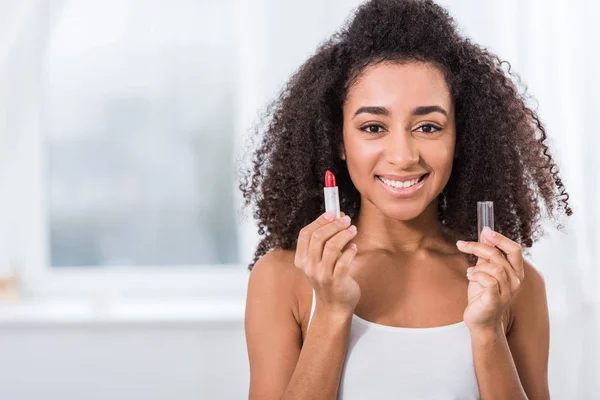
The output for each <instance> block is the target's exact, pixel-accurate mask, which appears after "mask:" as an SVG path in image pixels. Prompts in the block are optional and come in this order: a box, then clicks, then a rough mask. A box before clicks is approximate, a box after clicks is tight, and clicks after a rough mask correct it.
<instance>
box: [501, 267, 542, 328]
mask: <svg viewBox="0 0 600 400" xmlns="http://www.w3.org/2000/svg"><path fill="white" fill-rule="evenodd" d="M523 274H524V278H523V280H522V282H521V286H520V288H519V291H518V292H517V293H516V294H515V296H514V298H513V300H512V303H511V307H510V314H511V315H510V324H509V331H511V330H513V328H514V326H515V324H518V323H519V322H520V321H521V320H523V319H527V318H535V316H536V315H547V313H548V304H547V298H546V282H545V280H544V276H543V275H542V273H541V272H540V270H539V268H538V267H537V266H536V265H535V264H534V263H533V261H532V260H530V259H528V258H527V257H523Z"/></svg>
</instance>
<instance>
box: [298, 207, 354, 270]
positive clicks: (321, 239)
mask: <svg viewBox="0 0 600 400" xmlns="http://www.w3.org/2000/svg"><path fill="white" fill-rule="evenodd" d="M349 226H350V217H348V216H345V217H343V218H340V219H337V220H335V221H333V222H331V223H329V224H326V225H323V226H321V227H320V228H318V229H316V230H315V231H314V232H313V233H312V235H311V236H310V242H309V244H308V254H307V260H308V262H309V263H311V264H312V265H317V264H318V263H320V262H321V259H322V258H323V251H324V248H325V243H326V242H327V241H328V240H329V239H330V238H331V237H333V235H335V234H336V233H338V232H340V231H342V230H344V229H346V228H348V227H349Z"/></svg>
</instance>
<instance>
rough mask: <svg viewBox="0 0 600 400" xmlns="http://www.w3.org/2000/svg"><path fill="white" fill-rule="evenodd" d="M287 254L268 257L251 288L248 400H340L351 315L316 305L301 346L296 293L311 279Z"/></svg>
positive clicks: (258, 267)
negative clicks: (303, 280) (307, 279)
mask: <svg viewBox="0 0 600 400" xmlns="http://www.w3.org/2000/svg"><path fill="white" fill-rule="evenodd" d="M282 253H283V252H281V251H274V252H271V253H269V254H266V255H265V256H263V257H262V258H261V259H260V260H259V261H258V262H257V263H256V265H255V266H254V268H253V269H252V273H251V274H250V279H249V282H248V294H247V301H246V316H245V329H246V343H247V348H248V356H249V361H250V391H249V399H257V400H258V399H260V400H263V399H265V400H269V399H282V398H283V399H335V397H336V396H337V390H338V386H339V379H340V375H341V369H342V365H343V361H344V357H345V352H346V346H347V341H348V334H349V330H350V321H351V315H349V316H344V315H341V314H335V313H333V312H327V311H325V310H321V307H319V305H318V304H317V307H316V309H315V313H314V316H313V319H312V321H311V324H310V330H309V331H308V334H307V337H306V339H305V341H304V344H302V331H301V328H300V325H301V322H300V318H299V316H298V314H299V313H298V312H297V306H296V304H297V301H296V297H295V295H294V293H295V290H296V289H295V288H296V287H297V286H298V282H301V281H300V279H306V278H305V276H304V274H303V273H302V271H300V270H298V269H297V268H295V267H294V265H293V261H290V260H288V259H287V258H286V257H285V256H283V255H282Z"/></svg>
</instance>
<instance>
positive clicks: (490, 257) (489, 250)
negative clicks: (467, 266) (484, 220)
mask: <svg viewBox="0 0 600 400" xmlns="http://www.w3.org/2000/svg"><path fill="white" fill-rule="evenodd" d="M456 246H457V247H458V249H459V250H460V251H462V252H464V253H470V254H474V255H476V256H477V257H479V260H477V264H476V265H480V264H481V263H482V262H484V261H487V262H491V263H492V264H498V265H506V266H508V267H510V268H512V266H511V265H510V262H509V261H508V260H507V259H506V257H504V255H503V254H502V253H501V252H500V250H499V249H497V248H496V247H492V246H489V245H487V244H484V243H479V242H468V241H463V240H459V241H458V242H456ZM482 258H483V259H484V260H481V259H482Z"/></svg>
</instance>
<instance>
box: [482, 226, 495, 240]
mask: <svg viewBox="0 0 600 400" xmlns="http://www.w3.org/2000/svg"><path fill="white" fill-rule="evenodd" d="M481 232H482V233H483V234H484V235H486V236H487V237H489V238H493V237H494V236H496V232H494V231H493V230H492V229H491V228H490V227H489V226H484V227H483V229H482V230H481Z"/></svg>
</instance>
